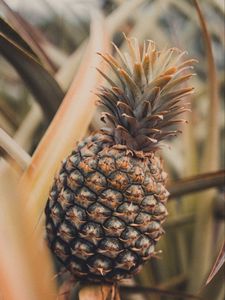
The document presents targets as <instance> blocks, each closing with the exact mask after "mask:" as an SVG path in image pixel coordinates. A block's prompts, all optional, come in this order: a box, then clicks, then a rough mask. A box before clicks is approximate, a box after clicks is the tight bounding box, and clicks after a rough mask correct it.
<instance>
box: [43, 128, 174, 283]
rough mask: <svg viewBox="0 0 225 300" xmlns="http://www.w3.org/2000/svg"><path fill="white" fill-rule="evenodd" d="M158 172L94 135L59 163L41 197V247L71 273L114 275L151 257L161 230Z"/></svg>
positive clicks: (162, 192) (151, 161) (147, 160)
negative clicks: (43, 219) (45, 241)
mask: <svg viewBox="0 0 225 300" xmlns="http://www.w3.org/2000/svg"><path fill="white" fill-rule="evenodd" d="M165 180H166V173H165V172H164V171H163V170H162V166H161V161H160V159H159V158H157V157H156V156H155V155H154V153H153V152H152V153H151V155H150V156H148V157H146V156H145V155H143V153H141V151H139V152H137V151H136V152H135V151H131V150H128V148H127V147H126V146H122V145H114V144H113V141H111V138H110V136H106V135H105V134H102V133H97V134H94V135H92V136H90V137H88V138H86V139H85V140H84V141H82V142H81V143H79V144H78V145H77V147H76V149H75V150H74V151H73V152H72V153H71V155H69V156H68V158H67V159H66V160H65V161H64V162H63V163H62V166H61V169H60V171H59V173H58V175H57V176H56V177H55V181H54V184H53V187H52V189H51V192H50V195H49V199H48V201H47V205H46V209H45V213H46V229H47V238H48V241H49V246H50V248H51V249H52V251H53V252H54V253H55V255H56V256H57V257H58V259H59V260H60V261H61V262H62V263H63V265H64V266H65V267H66V268H67V269H68V270H70V272H71V273H72V275H74V277H77V278H80V279H85V280H89V281H109V282H112V281H118V280H120V279H122V278H127V277H130V276H131V275H133V274H135V273H136V272H137V271H138V270H139V269H140V267H141V265H143V263H144V262H145V261H146V260H147V259H149V258H150V257H151V256H152V255H154V251H155V244H156V242H157V241H158V239H159V238H160V236H161V235H162V234H163V229H162V226H161V224H162V222H163V221H164V219H165V217H166V215H167V210H166V208H165V202H166V200H167V198H168V192H167V190H166V189H165Z"/></svg>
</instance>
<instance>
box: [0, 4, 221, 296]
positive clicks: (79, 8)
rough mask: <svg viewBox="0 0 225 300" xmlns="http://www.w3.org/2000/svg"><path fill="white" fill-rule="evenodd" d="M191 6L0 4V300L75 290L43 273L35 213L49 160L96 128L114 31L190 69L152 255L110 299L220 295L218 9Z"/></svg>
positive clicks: (168, 156) (168, 153)
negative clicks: (187, 108) (149, 43)
mask: <svg viewBox="0 0 225 300" xmlns="http://www.w3.org/2000/svg"><path fill="white" fill-rule="evenodd" d="M198 3H199V6H198ZM198 3H197V2H196V1H191V0H189V1H185V0H163V1H162V0H129V1H128V0H127V1H125V0H108V1H107V0H92V1H91V0H90V1H88V0H84V1H79V0H64V1H54V0H39V1H32V2H31V1H29V0H17V1H16V0H7V1H6V0H5V1H3V0H0V17H1V20H0V54H2V55H0V128H1V131H0V154H1V160H0V177H1V181H0V186H1V194H0V196H1V199H0V211H1V212H0V217H1V218H0V219H1V220H0V234H1V237H0V249H1V251H0V267H1V271H0V299H21V300H26V299H29V300H32V299H56V294H58V297H59V298H58V299H75V296H74V295H73V293H74V291H73V290H74V289H73V287H74V286H75V283H74V282H71V280H70V278H69V274H67V273H66V272H64V271H63V270H61V267H60V266H59V265H58V264H56V265H55V269H54V271H52V270H53V269H52V264H51V261H52V260H51V259H50V257H49V253H48V251H47V249H46V247H45V245H44V243H43V242H42V243H41V242H40V240H41V241H43V240H44V233H43V220H42V219H43V215H42V212H43V208H44V205H45V202H46V199H47V194H48V189H49V187H50V184H51V181H52V178H53V176H54V173H55V171H56V170H57V168H58V166H59V163H60V160H61V159H62V158H63V157H64V156H65V155H66V154H67V153H68V152H69V151H70V149H71V148H72V146H73V145H74V144H75V142H76V141H77V140H80V139H81V138H82V137H83V136H84V135H87V134H89V133H90V132H91V131H92V130H96V129H98V128H100V126H101V124H100V121H99V109H97V110H96V109H95V106H94V103H95V101H96V98H95V96H94V95H93V93H92V91H95V90H96V88H97V86H98V85H99V84H100V80H101V79H100V77H99V75H98V74H97V71H96V70H95V67H100V68H101V69H102V68H104V67H105V66H104V64H103V63H102V61H101V60H100V58H99V57H97V55H96V52H98V51H103V52H104V51H110V43H109V41H110V40H112V41H114V42H115V43H116V45H118V47H120V49H123V48H124V46H123V42H124V39H123V33H125V34H126V35H128V36H134V37H137V38H138V39H139V41H140V42H142V41H143V40H144V39H151V40H154V41H155V42H156V44H157V45H158V48H164V47H178V48H181V49H183V50H187V52H188V54H189V55H190V57H194V58H196V59H197V60H198V61H199V63H198V64H197V65H196V67H195V70H194V72H195V73H196V76H195V77H194V78H193V79H192V83H193V86H194V87H195V94H194V95H192V96H191V99H190V98H189V99H187V100H188V101H190V102H191V108H192V113H191V114H188V115H187V116H186V117H187V118H188V121H189V124H188V125H187V126H185V127H184V128H182V130H183V135H182V136H181V137H179V138H178V139H175V140H173V139H171V140H169V142H168V144H169V146H170V148H169V149H168V148H165V149H163V151H162V152H161V153H160V155H161V156H163V157H164V158H165V161H166V163H165V167H166V170H167V172H168V174H169V182H168V187H169V190H170V191H171V198H170V200H169V203H168V209H169V217H168V219H167V221H166V223H165V226H164V227H165V231H166V234H165V235H164V237H163V238H162V240H161V241H160V242H159V244H158V249H160V250H162V252H159V253H158V257H157V258H153V259H151V260H150V261H149V262H148V263H147V264H146V265H145V267H144V268H143V270H142V272H141V273H140V274H139V275H137V276H136V278H135V279H133V280H129V281H126V282H124V283H122V284H121V285H122V286H121V297H122V299H138V300H139V299H140V300H147V299H151V300H161V299H162V300H172V299H175V298H176V299H188V298H195V297H196V298H197V297H201V299H205V300H214V299H215V300H220V299H221V300H223V299H224V293H225V287H224V282H223V281H224V276H223V274H224V255H225V254H224V252H225V250H224V246H223V243H224V219H225V212H224V209H225V202H224V186H223V183H224V171H223V169H224V150H225V149H224V131H225V127H224V109H225V108H224V87H225V80H224V67H225V59H224V58H225V40H224V28H225V27H224V25H225V24H224V23H225V21H224V20H225V19H224V15H225V8H224V3H223V1H222V0H204V1H203V0H202V1H199V2H198ZM111 51H112V49H111ZM101 82H102V81H101ZM60 104H61V105H60ZM54 116H55V117H54ZM10 137H11V139H10ZM31 156H32V158H31ZM18 186H19V192H17V187H18ZM12 187H13V188H12ZM209 188H210V189H209ZM19 195H20V196H19ZM21 195H22V197H21ZM37 228H39V229H37ZM219 253H220V254H219ZM40 254H41V255H40ZM216 259H217V262H216ZM43 272H44V273H45V272H46V275H45V276H42V275H43ZM210 272H212V273H211V276H210V279H209V280H208V281H210V282H209V283H208V284H207V285H206V281H207V278H208V276H209V274H210ZM53 274H58V275H57V277H58V279H59V280H57V288H56V283H55V280H54V277H53V276H54V275H53ZM18 278H20V280H19V279H18ZM1 293H2V298H1Z"/></svg>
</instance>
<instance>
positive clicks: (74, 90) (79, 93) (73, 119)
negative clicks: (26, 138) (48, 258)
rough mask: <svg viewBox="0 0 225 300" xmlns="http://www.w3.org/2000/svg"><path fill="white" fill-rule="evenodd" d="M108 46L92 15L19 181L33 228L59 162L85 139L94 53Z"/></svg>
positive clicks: (91, 105)
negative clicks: (71, 71) (83, 45)
mask: <svg viewBox="0 0 225 300" xmlns="http://www.w3.org/2000/svg"><path fill="white" fill-rule="evenodd" d="M108 44H109V43H107V42H106V35H105V26H104V23H103V18H102V15H101V14H100V13H99V12H93V13H92V26H91V38H90V41H89V45H88V47H87V50H86V54H85V56H84V59H83V63H82V64H81V67H80V70H79V72H78V73H77V75H76V78H75V80H74V82H73V83H72V85H71V88H70V89H69V91H68V92H67V94H66V96H65V98H64V100H63V103H62V105H61V106H60V109H59V110H58V112H57V114H56V116H55V118H54V120H53V121H52V123H51V125H50V127H49V128H48V130H47V132H46V134H45V136H44V138H43V139H42V141H41V143H40V144H39V147H38V148H37V150H36V152H35V153H34V156H33V158H32V163H31V165H30V167H29V168H28V169H27V171H26V172H25V174H24V176H23V178H22V181H21V190H22V192H23V197H22V199H23V201H24V206H25V207H26V209H27V211H30V210H32V213H33V221H34V226H35V225H37V224H38V220H39V217H40V214H41V212H42V211H43V208H44V205H45V203H46V199H47V196H48V191H49V188H50V185H51V183H52V180H53V176H54V174H55V172H56V170H57V168H58V167H59V164H60V161H61V160H62V159H63V158H64V157H65V156H66V155H67V154H68V153H69V152H70V151H71V149H72V148H73V146H74V145H75V142H76V141H78V140H80V139H81V138H82V137H83V136H84V134H85V132H86V130H87V127H88V125H89V123H90V121H91V118H92V116H93V113H94V110H95V98H93V94H92V93H91V90H94V89H95V88H96V85H98V84H99V82H100V80H101V77H100V75H99V74H98V73H97V71H96V70H95V68H94V67H97V66H99V64H100V62H101V59H100V58H99V57H98V55H96V52H98V51H101V52H104V51H106V47H107V46H108Z"/></svg>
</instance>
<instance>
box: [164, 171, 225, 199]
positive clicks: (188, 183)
mask: <svg viewBox="0 0 225 300" xmlns="http://www.w3.org/2000/svg"><path fill="white" fill-rule="evenodd" d="M224 178H225V170H220V171H217V172H211V173H205V174H200V175H197V176H192V177H189V178H185V179H181V180H179V181H177V182H176V183H170V184H169V185H168V189H169V192H170V198H175V197H178V196H182V195H185V194H190V193H194V192H198V191H201V190H204V189H208V188H213V187H223V185H224Z"/></svg>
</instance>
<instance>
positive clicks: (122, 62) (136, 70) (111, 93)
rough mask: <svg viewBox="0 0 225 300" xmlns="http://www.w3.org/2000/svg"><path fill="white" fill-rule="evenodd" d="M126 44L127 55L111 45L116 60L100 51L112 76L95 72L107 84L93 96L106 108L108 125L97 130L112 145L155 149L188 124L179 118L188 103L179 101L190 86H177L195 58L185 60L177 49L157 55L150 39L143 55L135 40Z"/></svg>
mask: <svg viewBox="0 0 225 300" xmlns="http://www.w3.org/2000/svg"><path fill="white" fill-rule="evenodd" d="M125 38H126V37H125ZM126 41H127V45H128V49H129V53H121V51H120V50H119V49H118V47H117V46H116V45H115V44H113V46H114V48H115V50H116V52H117V54H118V58H119V59H118V60H117V59H115V58H114V57H113V56H111V55H110V54H102V53H99V55H101V57H102V58H103V59H104V60H105V61H106V62H107V64H108V65H109V66H110V68H111V69H112V71H113V73H114V74H115V77H116V80H115V81H114V80H112V79H111V78H109V77H108V76H107V75H106V74H105V73H103V72H102V71H101V70H99V69H98V71H99V72H100V73H101V74H102V76H103V77H104V78H105V79H106V80H107V81H108V83H109V85H110V87H106V86H103V87H101V88H100V89H99V91H98V94H97V95H98V97H99V98H100V100H99V104H100V105H103V107H104V108H105V109H106V111H104V112H103V113H102V116H101V120H102V121H103V122H104V123H106V124H107V127H105V128H102V129H101V130H102V131H103V132H104V133H106V134H109V135H111V136H112V137H113V140H114V142H115V144H121V145H126V146H127V147H128V148H130V149H131V150H134V151H140V150H141V151H143V152H152V151H156V150H158V149H159V148H160V147H159V142H160V141H162V140H163V139H165V138H167V137H169V136H176V135H177V133H179V132H181V131H180V130H178V129H174V128H173V127H174V126H173V125H176V124H177V123H185V122H186V121H185V120H184V119H177V116H178V115H180V114H181V113H183V112H186V111H190V110H189V109H188V108H187V105H188V104H189V103H186V104H184V103H183V101H182V100H183V98H184V97H185V96H187V95H190V94H191V93H193V88H192V87H180V85H181V84H183V83H184V82H185V81H186V80H188V79H189V78H190V77H191V76H192V75H193V74H192V73H191V72H190V69H192V68H193V66H192V65H193V63H195V62H196V60H194V59H188V60H184V56H185V54H186V52H185V51H183V52H182V51H180V50H179V49H177V48H170V49H164V50H162V51H158V50H157V49H156V45H155V43H154V42H153V41H145V42H144V44H143V49H142V51H141V49H140V47H139V45H138V41H137V39H135V38H126ZM109 124H110V125H109ZM171 127H172V128H171Z"/></svg>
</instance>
